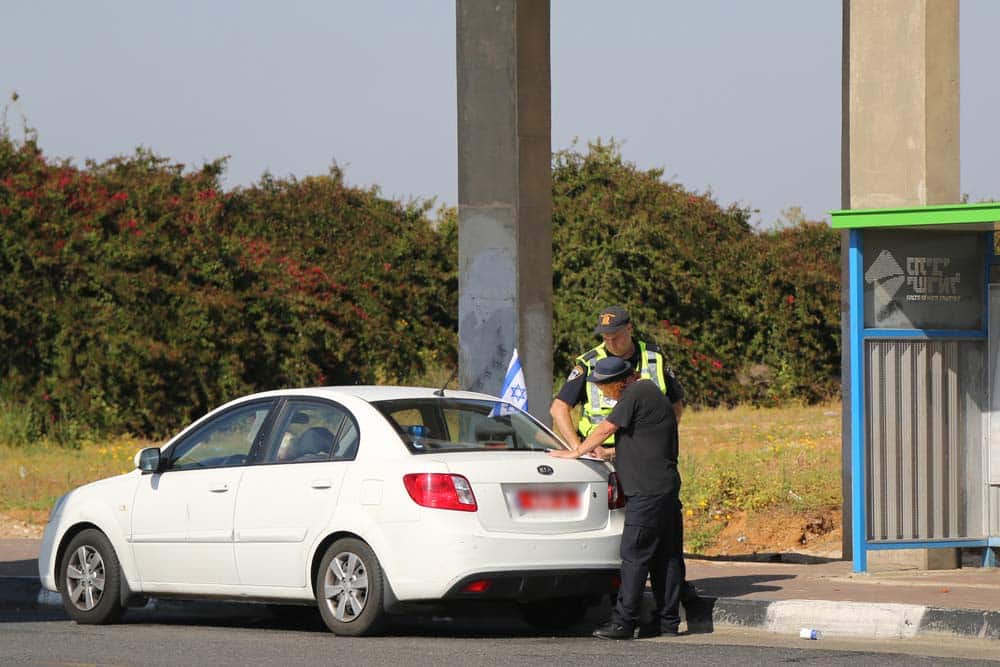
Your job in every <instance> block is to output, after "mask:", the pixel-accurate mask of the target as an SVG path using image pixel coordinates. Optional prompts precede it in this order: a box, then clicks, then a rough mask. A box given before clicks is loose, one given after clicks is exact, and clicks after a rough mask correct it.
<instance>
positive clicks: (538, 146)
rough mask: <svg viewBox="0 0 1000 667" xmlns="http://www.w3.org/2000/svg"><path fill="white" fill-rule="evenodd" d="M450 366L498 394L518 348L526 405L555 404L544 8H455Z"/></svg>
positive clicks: (497, 4) (471, 2)
mask: <svg viewBox="0 0 1000 667" xmlns="http://www.w3.org/2000/svg"><path fill="white" fill-rule="evenodd" d="M456 15H457V24H458V25H457V41H458V218H459V232H458V261H459V282H458V290H459V296H458V311H459V312H458V320H459V323H458V347H459V351H458V363H459V383H460V386H461V387H462V388H464V389H471V390H475V391H482V392H485V393H488V394H495V395H496V394H499V393H500V391H501V388H502V385H503V378H504V375H505V373H506V370H507V364H508V362H509V361H510V357H511V353H512V350H513V348H514V347H515V346H516V347H517V350H518V355H519V356H520V358H521V364H522V366H523V368H524V375H525V381H526V382H527V385H528V407H529V409H530V411H531V412H532V414H534V415H535V416H538V417H544V418H545V420H546V421H548V407H549V403H550V402H551V400H552V171H551V169H552V166H551V152H552V140H551V90H550V89H551V85H550V84H551V77H550V65H549V0H491V1H488V2H487V1H484V0H457V4H456Z"/></svg>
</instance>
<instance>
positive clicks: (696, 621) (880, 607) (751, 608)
mask: <svg viewBox="0 0 1000 667" xmlns="http://www.w3.org/2000/svg"><path fill="white" fill-rule="evenodd" d="M687 614H688V617H687V621H688V628H689V629H690V631H691V632H695V633H697V632H711V631H712V630H713V629H714V628H715V627H717V626H727V627H744V628H756V629H760V630H765V631H767V632H775V633H778V634H785V635H798V634H799V631H800V630H801V629H803V628H808V629H810V630H818V631H819V633H820V636H821V637H823V636H827V637H850V638H855V639H910V638H913V637H916V636H918V635H920V636H928V635H952V636H956V637H966V638H970V639H971V638H976V639H1000V612H997V611H985V610H981V609H945V608H941V607H930V606H925V605H909V604H895V603H873V602H834V601H829V600H778V601H769V600H745V599H739V598H701V601H700V602H699V603H698V604H697V605H692V608H691V609H690V610H687Z"/></svg>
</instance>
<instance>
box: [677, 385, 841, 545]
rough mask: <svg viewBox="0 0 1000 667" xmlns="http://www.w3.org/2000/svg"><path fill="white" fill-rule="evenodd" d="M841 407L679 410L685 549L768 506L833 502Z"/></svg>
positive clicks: (822, 507)
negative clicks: (681, 412) (681, 417)
mask: <svg viewBox="0 0 1000 667" xmlns="http://www.w3.org/2000/svg"><path fill="white" fill-rule="evenodd" d="M840 447H841V442H840V405H839V404H827V405H817V406H791V407H785V408H759V409H758V408H749V407H738V408H734V409H731V410H729V409H717V410H705V411H700V412H693V411H692V412H689V413H687V414H685V416H684V419H683V421H682V425H681V457H680V469H681V476H682V478H683V480H684V485H683V488H682V492H681V499H682V500H683V502H684V507H685V520H686V531H687V532H686V536H685V537H686V541H687V543H688V545H687V549H688V550H689V551H692V552H696V553H700V552H703V551H706V550H708V549H709V548H710V547H712V545H713V544H714V542H715V541H716V538H717V537H718V535H719V533H720V532H721V531H722V530H723V529H724V528H725V526H726V525H727V524H728V523H729V522H730V521H733V520H734V519H737V518H738V519H740V520H743V519H744V518H745V516H746V515H748V514H749V515H751V516H752V515H755V514H757V515H762V514H766V513H768V512H773V511H775V510H780V511H781V512H783V513H784V514H786V515H787V514H789V513H793V514H794V513H800V514H813V513H816V512H826V511H831V510H834V509H835V508H838V507H839V505H840V501H841V487H840Z"/></svg>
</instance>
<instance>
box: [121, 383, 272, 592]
mask: <svg viewBox="0 0 1000 667" xmlns="http://www.w3.org/2000/svg"><path fill="white" fill-rule="evenodd" d="M275 403H276V401H275V400H273V399H272V400H265V401H254V402H252V403H245V404H242V405H238V406H235V407H233V408H231V409H229V410H226V411H224V412H222V413H220V414H218V415H215V416H213V417H212V418H210V419H209V420H207V421H206V422H205V423H203V424H201V425H200V426H198V427H196V428H195V429H193V430H192V432H191V433H189V434H186V435H185V436H183V437H182V438H181V439H179V440H178V441H177V442H175V443H173V444H172V445H171V446H170V447H169V448H168V449H167V450H165V452H164V457H165V459H166V463H165V465H164V468H163V470H162V472H160V473H156V474H152V475H143V477H142V478H141V480H140V482H139V485H138V487H137V489H136V495H135V502H134V503H133V512H132V531H131V541H132V552H133V554H134V556H135V561H136V565H137V567H138V569H139V576H140V577H141V578H142V581H143V586H144V589H146V590H151V589H154V588H155V586H156V584H158V583H159V584H169V585H171V586H178V585H181V586H188V585H191V586H195V588H194V589H193V590H195V591H197V586H201V585H236V584H238V583H239V578H238V577H237V574H236V558H235V555H234V553H233V513H234V509H235V505H236V497H237V492H238V489H239V484H240V478H241V476H242V474H243V471H244V469H245V467H246V462H247V461H248V460H249V457H250V455H251V453H252V449H253V447H254V444H255V443H256V442H257V440H258V439H259V438H262V437H263V434H264V429H263V426H264V424H265V422H266V421H267V418H268V415H269V413H270V411H271V408H272V407H273V406H274V405H275Z"/></svg>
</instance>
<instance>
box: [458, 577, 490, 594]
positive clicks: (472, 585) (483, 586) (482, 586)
mask: <svg viewBox="0 0 1000 667" xmlns="http://www.w3.org/2000/svg"><path fill="white" fill-rule="evenodd" d="M492 584H493V582H492V581H490V580H489V579H476V580H475V581H470V582H469V583H467V584H466V585H465V586H463V587H462V592H463V593H485V592H486V591H488V590H489V589H490V586H491V585H492Z"/></svg>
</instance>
